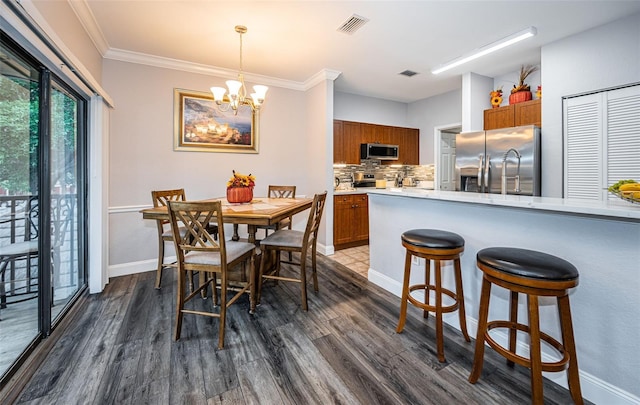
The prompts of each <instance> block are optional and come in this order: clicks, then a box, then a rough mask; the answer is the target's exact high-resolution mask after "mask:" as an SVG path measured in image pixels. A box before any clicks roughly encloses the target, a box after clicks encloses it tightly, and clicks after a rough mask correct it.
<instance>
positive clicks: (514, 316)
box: [507, 291, 518, 367]
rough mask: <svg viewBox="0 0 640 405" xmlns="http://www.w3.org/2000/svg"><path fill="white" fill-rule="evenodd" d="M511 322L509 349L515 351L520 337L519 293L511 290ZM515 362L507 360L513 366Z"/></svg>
mask: <svg viewBox="0 0 640 405" xmlns="http://www.w3.org/2000/svg"><path fill="white" fill-rule="evenodd" d="M509 322H510V323H511V327H510V328H509V351H510V352H511V353H515V352H516V341H517V338H518V329H516V327H517V324H518V293H517V292H515V291H511V297H510V298H509ZM514 364H515V363H514V362H513V361H511V360H507V365H508V366H510V367H513V366H514Z"/></svg>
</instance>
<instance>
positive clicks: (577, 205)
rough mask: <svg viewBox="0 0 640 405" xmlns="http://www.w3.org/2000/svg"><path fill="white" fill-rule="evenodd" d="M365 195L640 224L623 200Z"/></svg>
mask: <svg viewBox="0 0 640 405" xmlns="http://www.w3.org/2000/svg"><path fill="white" fill-rule="evenodd" d="M363 192H367V193H369V194H380V195H388V196H397V197H409V198H423V199H433V200H443V201H452V202H461V203H472V204H484V205H495V206H503V207H514V208H525V209H534V210H545V211H556V212H565V213H571V214H578V215H589V216H600V217H612V218H615V219H622V220H630V221H632V222H640V204H634V203H631V202H628V201H623V200H621V199H615V200H606V201H595V200H581V199H567V198H555V197H532V196H522V195H502V194H486V193H466V192H461V191H439V190H438V191H436V190H425V189H416V188H387V189H375V188H372V189H371V188H370V189H367V191H363Z"/></svg>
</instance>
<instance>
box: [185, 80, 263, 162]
mask: <svg viewBox="0 0 640 405" xmlns="http://www.w3.org/2000/svg"><path fill="white" fill-rule="evenodd" d="M173 122H174V123H173V126H174V150H177V151H194V152H227V153H258V130H257V126H256V112H254V111H253V110H252V109H251V107H249V106H241V107H239V108H238V111H237V114H236V113H235V112H234V111H233V109H231V108H229V111H226V112H222V111H220V110H219V109H218V107H217V106H216V104H215V102H214V101H213V95H212V94H210V93H203V92H198V91H191V90H183V89H174V91H173Z"/></svg>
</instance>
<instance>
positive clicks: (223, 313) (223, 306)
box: [218, 273, 228, 349]
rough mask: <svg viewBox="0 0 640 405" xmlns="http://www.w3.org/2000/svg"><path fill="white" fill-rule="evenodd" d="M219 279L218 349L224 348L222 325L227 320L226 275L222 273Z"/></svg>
mask: <svg viewBox="0 0 640 405" xmlns="http://www.w3.org/2000/svg"><path fill="white" fill-rule="evenodd" d="M221 278H222V280H221V281H220V326H219V332H218V349H222V348H224V326H225V322H226V320H227V283H228V280H227V276H226V274H224V273H222V277H221Z"/></svg>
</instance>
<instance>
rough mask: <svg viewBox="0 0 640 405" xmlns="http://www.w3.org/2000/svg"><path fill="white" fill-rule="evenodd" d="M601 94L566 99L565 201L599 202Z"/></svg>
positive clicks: (600, 193) (600, 192)
mask: <svg viewBox="0 0 640 405" xmlns="http://www.w3.org/2000/svg"><path fill="white" fill-rule="evenodd" d="M601 98H602V97H601V95H600V94H591V95H588V96H583V97H576V98H571V99H567V100H565V151H566V153H565V182H564V184H565V191H564V196H565V198H584V199H590V200H598V199H600V196H601V195H602V191H601V177H602V173H601V168H602V166H603V165H602V153H601V151H602V113H601Z"/></svg>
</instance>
